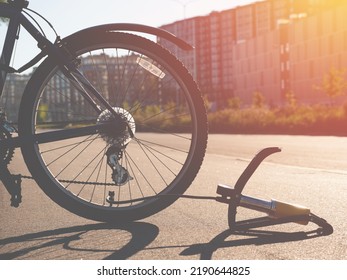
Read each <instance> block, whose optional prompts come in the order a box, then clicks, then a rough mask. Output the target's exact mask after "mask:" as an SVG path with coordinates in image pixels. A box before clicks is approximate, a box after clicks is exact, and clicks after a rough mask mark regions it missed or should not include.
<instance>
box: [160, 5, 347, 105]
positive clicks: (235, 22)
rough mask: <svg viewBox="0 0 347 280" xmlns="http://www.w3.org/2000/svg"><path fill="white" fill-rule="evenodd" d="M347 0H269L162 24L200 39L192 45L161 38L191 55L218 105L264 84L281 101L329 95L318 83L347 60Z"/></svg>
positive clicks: (248, 97) (187, 58) (187, 60)
mask: <svg viewBox="0 0 347 280" xmlns="http://www.w3.org/2000/svg"><path fill="white" fill-rule="evenodd" d="M346 14H347V3H346V1H344V0H300V1H298V0H267V1H260V2H256V3H254V4H249V5H245V6H240V7H236V8H234V9H230V10H226V11H221V12H213V13H211V14H209V15H207V16H201V17H195V18H190V19H185V20H182V21H178V22H174V23H171V24H167V25H164V26H161V28H163V29H166V30H168V31H170V32H172V33H174V34H176V35H177V36H178V37H180V38H182V39H184V40H186V41H188V42H189V43H190V44H192V45H193V46H195V51H193V52H188V53H187V52H185V53H184V55H183V51H181V50H179V51H178V49H177V47H173V46H172V44H169V43H167V42H166V41H163V40H160V39H159V42H160V43H161V44H163V45H164V46H165V47H167V48H169V49H170V50H171V51H172V52H173V53H174V54H176V55H177V56H178V57H180V59H181V60H182V61H183V63H184V64H186V66H187V67H188V69H189V70H190V71H191V72H192V73H193V76H194V77H195V78H196V80H197V81H198V84H199V86H200V88H201V90H202V93H203V94H204V95H205V96H206V97H207V98H208V99H209V100H210V101H211V102H213V103H215V104H216V105H217V107H219V108H220V107H223V105H224V104H226V101H227V100H228V99H230V98H233V97H239V98H240V99H241V100H242V102H243V103H244V104H250V103H251V102H252V96H253V94H254V92H261V93H262V94H263V95H264V96H265V98H266V100H267V102H268V104H273V105H281V104H284V103H285V102H286V100H285V98H286V97H285V96H286V94H287V93H289V92H291V93H293V94H294V95H295V96H296V98H297V99H298V101H299V102H305V103H317V102H325V100H327V97H326V96H325V94H324V93H323V92H319V91H317V89H315V85H317V84H319V83H320V82H321V81H322V78H323V76H324V74H326V73H327V72H328V71H329V69H330V68H331V67H336V68H338V69H343V68H347V61H346V60H347V24H346V20H345V19H344V15H346ZM346 78H347V77H346Z"/></svg>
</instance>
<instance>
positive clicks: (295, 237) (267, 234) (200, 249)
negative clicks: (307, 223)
mask: <svg viewBox="0 0 347 280" xmlns="http://www.w3.org/2000/svg"><path fill="white" fill-rule="evenodd" d="M331 233H332V232H329V233H328V234H325V235H329V234H331ZM237 236H244V237H245V238H244V239H235V240H227V239H230V238H232V237H237ZM321 236H323V235H322V234H321V229H320V228H318V229H317V230H312V231H306V232H304V231H300V232H291V233H289V232H279V231H268V230H254V229H244V230H230V229H228V230H225V231H223V232H222V233H220V234H218V235H217V236H216V237H214V238H213V239H212V240H211V241H210V242H208V243H205V244H193V245H191V246H189V247H188V248H187V249H185V250H183V251H182V252H181V254H180V255H182V256H191V255H200V260H211V259H212V257H213V254H214V253H215V252H216V251H217V250H219V249H223V248H224V249H225V248H234V247H238V246H247V245H256V246H261V245H266V244H276V243H285V242H295V241H301V240H306V239H312V238H317V237H321Z"/></svg>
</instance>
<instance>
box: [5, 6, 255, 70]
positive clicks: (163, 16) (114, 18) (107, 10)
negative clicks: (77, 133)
mask: <svg viewBox="0 0 347 280" xmlns="http://www.w3.org/2000/svg"><path fill="white" fill-rule="evenodd" d="M252 2H255V0H94V1H88V0H56V1H52V0H51V1H47V0H30V4H29V8H30V9H33V10H35V11H36V12H39V13H40V14H42V15H43V16H44V17H45V18H47V19H48V20H49V21H50V22H51V23H52V24H53V26H54V27H55V29H56V30H57V32H58V34H59V35H60V36H61V37H65V36H67V35H69V34H71V33H74V32H76V31H78V30H80V29H84V28H87V27H90V26H94V25H100V24H105V23H115V22H129V23H140V24H145V25H150V26H155V27H159V26H161V25H164V24H168V23H172V22H174V21H177V20H182V19H184V18H190V17H194V16H201V15H208V14H209V13H211V12H212V11H222V10H226V9H231V8H234V7H237V6H242V5H246V4H249V3H252ZM43 27H44V30H45V31H47V35H48V37H49V38H50V39H51V40H54V36H53V33H51V32H50V31H49V27H48V26H47V25H45V24H43ZM5 32H6V29H5V25H4V24H1V26H0V46H1V47H2V45H3V40H4V39H3V38H4V37H5ZM36 50H37V48H36V42H35V41H32V40H31V39H30V38H29V37H28V36H27V35H26V34H25V33H23V32H22V35H21V37H20V40H19V43H18V46H17V52H16V55H15V60H14V64H13V66H14V67H16V68H18V67H19V66H21V65H22V64H24V63H25V62H26V61H28V60H29V59H30V58H31V57H33V56H34V55H35V54H36V53H37V51H36Z"/></svg>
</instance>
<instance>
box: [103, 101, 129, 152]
mask: <svg viewBox="0 0 347 280" xmlns="http://www.w3.org/2000/svg"><path fill="white" fill-rule="evenodd" d="M113 110H114V111H115V112H116V114H117V116H115V115H113V114H112V113H111V112H110V111H109V110H104V111H103V112H102V113H101V114H100V115H99V117H98V119H97V124H104V126H103V128H102V129H100V131H99V133H100V135H101V137H102V139H103V140H104V141H105V142H106V143H108V144H109V145H112V146H115V147H118V148H123V147H125V146H126V145H127V144H128V143H129V142H130V141H131V139H132V138H133V137H134V135H135V131H136V125H135V120H134V118H133V116H132V115H131V114H130V113H129V112H128V111H127V110H125V109H123V108H120V107H113Z"/></svg>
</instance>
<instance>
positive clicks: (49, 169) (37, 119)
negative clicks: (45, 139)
mask: <svg viewBox="0 0 347 280" xmlns="http://www.w3.org/2000/svg"><path fill="white" fill-rule="evenodd" d="M64 44H65V46H66V49H68V51H69V53H70V54H72V55H74V56H76V57H79V59H80V62H81V66H80V69H81V71H84V75H85V76H86V77H89V78H90V81H91V83H93V85H95V87H96V88H98V90H99V91H103V94H104V95H105V98H106V99H108V101H109V102H110V104H111V103H113V104H112V106H113V108H116V109H115V110H117V112H118V113H119V115H121V116H122V118H123V119H125V120H124V122H127V124H128V126H129V125H130V126H131V125H132V122H133V121H134V122H135V125H136V132H135V128H134V133H135V136H134V139H135V140H134V139H130V137H129V135H128V134H126V133H124V135H122V138H121V139H122V140H119V139H120V138H119V137H118V136H119V135H118V136H117V137H115V136H113V134H112V133H111V132H110V131H107V132H105V133H104V134H102V133H101V132H99V133H98V134H97V135H91V136H89V137H91V138H89V137H87V138H86V137H84V138H83V139H78V142H74V143H69V141H71V139H69V140H61V141H55V142H52V143H45V144H37V143H36V142H35V141H33V140H32V139H34V138H33V137H34V136H35V134H36V133H38V131H41V130H47V129H50V130H52V129H56V130H62V129H70V128H71V127H74V126H78V125H80V126H82V125H90V124H95V123H97V122H98V121H100V119H105V118H106V119H107V120H110V118H111V117H110V116H109V114H108V112H107V110H104V111H103V113H102V114H100V112H98V113H95V112H93V110H91V109H90V108H89V107H88V105H86V104H88V102H86V101H82V99H81V95H78V94H77V95H76V91H75V90H73V86H71V85H69V86H67V85H66V84H68V83H69V81H68V80H67V79H66V78H65V77H62V74H61V73H60V72H59V67H58V64H57V61H55V60H54V59H53V58H50V57H48V58H47V59H46V60H45V61H43V62H42V64H40V66H39V67H38V68H37V69H36V71H35V72H34V74H33V76H32V77H31V79H30V81H29V82H28V84H27V87H26V89H25V92H24V94H23V98H22V101H21V105H20V111H19V125H18V126H19V135H20V137H21V139H23V140H24V141H23V143H22V145H21V150H22V154H23V158H24V160H25V163H26V165H27V167H28V169H29V171H30V172H31V174H32V176H33V177H34V179H35V180H36V182H37V184H38V185H39V186H40V188H41V189H42V190H43V191H44V193H45V194H46V195H48V196H49V197H50V198H51V199H52V200H53V201H54V202H56V203H57V204H59V205H60V206H61V207H63V208H65V209H67V210H69V211H71V212H72V213H75V214H77V215H79V216H82V217H85V218H88V219H92V220H96V221H103V222H115V223H118V222H127V221H132V220H138V219H142V218H145V217H148V216H150V215H153V214H155V213H157V212H159V211H161V210H163V209H164V208H166V207H168V206H169V205H171V204H172V203H173V202H174V201H175V200H176V199H177V198H178V197H177V196H175V195H174V196H167V197H164V198H163V197H160V198H159V196H162V195H173V194H178V195H179V194H182V193H184V192H185V191H186V189H187V188H188V187H189V186H190V184H191V183H192V181H193V180H194V178H195V177H196V175H197V173H198V171H199V169H200V166H201V164H202V161H203V158H204V154H205V150H206V145H207V132H208V131H207V130H208V129H207V116H206V110H205V106H204V102H203V99H202V96H201V93H200V91H199V89H198V86H197V84H196V83H195V82H194V80H193V78H192V76H191V75H190V73H189V72H188V70H187V69H186V68H185V67H184V66H183V64H182V63H181V62H180V61H179V60H178V59H177V58H176V57H175V56H173V55H172V54H171V53H170V52H169V51H168V50H166V49H164V48H163V47H162V46H160V45H159V44H157V43H155V42H153V41H150V40H148V39H145V38H143V37H140V36H137V35H133V34H127V33H122V32H106V33H95V32H84V33H83V32H82V33H81V34H79V33H78V34H77V35H75V36H72V37H70V38H68V39H67V40H66V41H65V42H64ZM119 53H121V54H119ZM96 60H98V62H96ZM101 60H104V61H105V63H103V64H101ZM87 61H88V62H87ZM88 63H89V64H88ZM146 65H147V66H146ZM148 65H149V66H148ZM111 66H112V67H113V70H112V71H113V72H112V71H111V70H109V67H110V69H111V68H112V67H111ZM135 68H136V69H137V70H134V69H135ZM105 69H106V70H105ZM153 69H154V70H153ZM158 69H160V71H161V73H158ZM88 71H89V72H88ZM110 72H112V73H113V74H110ZM116 72H118V74H117V75H118V77H116V76H115V75H116ZM121 72H122V73H123V74H122V75H120V73H121ZM124 73H126V74H124ZM164 74H165V77H163V76H164ZM105 75H106V76H105ZM100 81H101V82H100ZM105 81H107V84H106V85H105ZM129 81H131V82H132V84H130V82H129ZM140 81H141V82H140ZM97 82H99V84H101V85H99V86H98V85H97ZM112 83H114V85H111V84H112ZM133 84H135V86H133ZM111 86H112V87H113V89H111ZM132 87H134V88H132ZM153 87H154V88H155V90H153V89H152V88H153ZM173 89H174V90H175V91H173ZM144 90H147V93H146V94H145V95H144V92H145V91H144ZM53 91H55V92H56V94H55V95H54V96H53V94H52V92H53ZM66 92H67V93H66ZM124 92H125V95H127V97H126V98H123V100H122V102H120V101H119V100H117V101H116V97H117V99H118V97H119V96H120V95H121V94H120V93H122V94H123V95H124ZM129 92H131V94H130V93H129ZM63 93H64V94H65V96H64V94H63ZM111 93H112V94H111ZM113 93H117V94H116V95H114V96H113ZM141 94H142V96H141ZM143 95H144V96H143ZM149 95H150V98H149ZM140 96H141V97H140ZM54 98H55V99H54ZM53 99H54V102H53V101H52V100H53ZM58 99H59V100H58ZM64 100H65V101H64ZM135 100H136V101H135ZM139 100H140V101H139ZM136 102H140V103H136ZM82 103H83V106H82V105H81V104H82ZM78 104H79V105H78ZM78 106H79V107H78ZM81 106H82V108H81ZM170 106H171V107H170ZM135 107H136V109H135ZM71 108H72V109H71ZM91 112H92V113H91ZM87 113H88V116H87V117H85V116H82V115H83V114H87ZM89 114H91V115H89ZM77 115H80V116H79V118H80V119H79V122H76V120H75V118H77V117H76V116H77ZM90 116H92V117H90ZM89 117H90V119H88V118H89ZM85 122H87V123H88V124H83V123H85ZM55 126H58V128H56V127H55ZM134 127H135V126H134ZM128 130H129V131H130V129H129V127H128ZM153 136H155V137H154V138H153ZM166 138H170V141H171V142H169V143H168V142H166ZM115 139H116V140H115ZM124 139H125V140H124ZM153 139H155V140H153ZM64 141H66V142H64ZM74 141H75V140H74ZM76 141H77V140H76ZM119 142H121V143H122V145H123V146H122V147H124V146H125V147H126V148H125V149H124V151H123V150H122V152H121V156H122V157H121V159H119V162H118V163H117V164H118V165H117V166H120V168H121V169H122V168H123V169H124V170H120V172H118V173H117V172H116V175H114V173H115V171H114V172H113V173H112V176H111V174H110V173H111V171H112V170H111V169H110V166H107V164H106V163H105V162H109V161H110V158H109V156H107V155H106V150H108V149H109V148H110V146H114V145H116V146H117V148H116V149H118V148H119V145H121V144H119ZM128 142H130V143H128ZM91 143H92V144H91ZM114 143H116V144H114ZM117 143H118V144H117ZM167 143H168V144H167ZM97 147H99V148H98V149H97ZM100 147H102V148H100ZM96 149H97V151H98V153H99V155H95V151H96ZM122 149H123V148H122ZM73 150H74V152H75V153H76V155H75V154H73V153H72V151H73ZM75 150H78V151H77V152H76V151H75ZM85 151H88V152H85ZM118 152H119V151H118ZM79 153H81V154H79ZM51 154H54V156H51ZM176 154H177V155H176ZM113 156H114V155H113ZM68 157H69V160H70V161H68V162H67V163H64V161H63V159H62V158H68ZM72 158H78V164H77V159H76V160H75V159H74V160H72ZM64 160H65V159H64ZM145 161H146V162H145ZM59 162H60V163H59ZM92 162H93V164H91V163H92ZM164 162H165V163H164ZM155 164H156V166H155ZM177 166H178V167H177ZM82 167H83V168H82ZM77 169H78V170H77ZM81 169H83V170H82V171H81ZM114 169H116V168H114ZM147 169H148V170H147ZM62 170H63V171H62ZM85 170H89V171H90V170H92V172H91V173H90V174H89V173H88V176H87V174H83V172H85V173H87V172H86V171H85ZM123 171H124V172H123ZM77 172H82V174H83V175H82V174H81V173H79V175H77V176H76V174H77ZM122 172H123V173H122ZM120 173H121V174H123V175H124V174H125V175H126V176H125V175H124V176H125V177H127V180H125V181H126V182H123V183H121V184H118V179H119V176H120V175H119V174H120ZM63 174H64V175H63ZM117 176H118V177H117ZM124 176H123V177H124ZM92 177H93V178H92ZM123 177H121V178H123ZM66 178H68V180H66ZM115 178H116V179H115ZM64 179H65V180H64ZM115 182H117V184H115ZM97 183H98V184H97ZM81 185H82V187H81ZM87 189H88V191H87ZM112 190H113V191H114V193H115V197H116V198H115V201H116V202H115V203H112V204H107V202H109V201H108V200H107V198H106V195H107V194H110V193H111V191H112ZM84 192H85V193H87V192H88V195H87V194H83V196H82V193H84ZM96 192H98V194H97V195H96ZM100 192H102V194H99V193H100ZM89 196H91V198H90V197H89ZM147 196H152V198H151V199H144V200H143V201H139V202H130V203H128V204H121V203H122V201H123V200H126V201H127V200H132V199H134V198H140V199H141V198H143V197H147ZM88 199H89V201H88ZM97 200H98V201H97ZM100 200H101V201H100Z"/></svg>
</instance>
